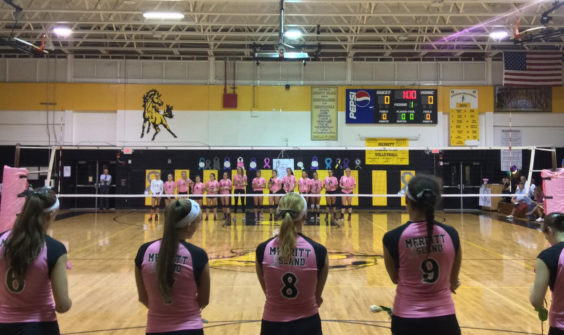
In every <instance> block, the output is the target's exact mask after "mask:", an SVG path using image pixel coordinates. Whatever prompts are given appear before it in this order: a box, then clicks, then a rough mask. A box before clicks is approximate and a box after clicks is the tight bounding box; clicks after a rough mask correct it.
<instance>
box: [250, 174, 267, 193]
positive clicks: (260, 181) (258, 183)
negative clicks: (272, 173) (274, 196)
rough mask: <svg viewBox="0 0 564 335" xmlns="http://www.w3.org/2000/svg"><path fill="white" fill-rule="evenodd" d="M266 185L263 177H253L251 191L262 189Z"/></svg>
mask: <svg viewBox="0 0 564 335" xmlns="http://www.w3.org/2000/svg"><path fill="white" fill-rule="evenodd" d="M265 187H266V180H264V178H263V177H260V178H256V177H255V178H253V191H257V192H258V191H262V190H264V188H265Z"/></svg>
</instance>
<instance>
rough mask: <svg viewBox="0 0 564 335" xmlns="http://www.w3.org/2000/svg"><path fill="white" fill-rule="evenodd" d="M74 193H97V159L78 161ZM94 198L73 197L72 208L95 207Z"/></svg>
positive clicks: (95, 201) (95, 200) (96, 202)
mask: <svg viewBox="0 0 564 335" xmlns="http://www.w3.org/2000/svg"><path fill="white" fill-rule="evenodd" d="M75 171H76V173H75V187H76V188H75V193H76V194H97V193H98V188H97V187H96V186H97V184H96V183H97V182H98V175H99V171H98V161H78V162H77V163H76V169H75ZM97 204H98V201H97V199H96V198H75V199H74V204H73V207H74V208H93V209H94V208H97Z"/></svg>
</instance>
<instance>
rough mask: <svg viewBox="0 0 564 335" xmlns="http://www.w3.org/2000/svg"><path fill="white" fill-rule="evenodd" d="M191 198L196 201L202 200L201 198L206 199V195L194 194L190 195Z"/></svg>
mask: <svg viewBox="0 0 564 335" xmlns="http://www.w3.org/2000/svg"><path fill="white" fill-rule="evenodd" d="M190 199H192V200H194V201H200V200H202V199H204V197H203V196H201V195H193V196H191V197H190Z"/></svg>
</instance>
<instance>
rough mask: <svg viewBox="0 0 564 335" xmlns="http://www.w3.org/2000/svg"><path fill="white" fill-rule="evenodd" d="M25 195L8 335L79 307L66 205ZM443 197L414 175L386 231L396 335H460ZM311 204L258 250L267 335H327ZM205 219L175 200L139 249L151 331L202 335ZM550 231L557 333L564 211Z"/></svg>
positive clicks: (51, 323)
mask: <svg viewBox="0 0 564 335" xmlns="http://www.w3.org/2000/svg"><path fill="white" fill-rule="evenodd" d="M259 178H260V177H259ZM23 195H25V196H26V198H27V199H26V202H25V205H24V208H23V210H22V213H21V214H20V216H19V217H18V219H17V220H16V222H15V224H14V226H13V228H12V229H11V230H9V231H6V232H3V233H0V276H1V277H0V278H2V283H1V285H0V334H34V335H36V334H39V335H42V334H46V335H52V334H59V327H58V323H57V317H56V312H59V313H64V312H66V311H68V310H69V309H70V308H71V304H72V303H71V299H70V297H69V294H68V284H67V274H66V263H67V256H66V249H65V247H64V245H63V244H62V243H60V242H58V241H56V240H54V239H52V238H51V237H49V236H48V235H46V231H47V229H48V227H49V225H50V224H51V221H52V220H53V218H54V215H55V213H56V212H57V210H58V208H59V200H58V199H57V196H56V195H55V193H54V192H53V191H52V190H51V189H49V188H45V187H44V188H40V189H37V190H34V191H26V192H25V193H24V194H23ZM440 199H441V187H440V183H439V182H438V181H437V180H436V179H435V178H434V177H430V176H424V175H418V176H416V177H414V178H413V179H411V180H410V182H409V184H408V187H407V191H406V207H407V211H408V213H409V217H410V220H409V221H408V222H407V223H405V224H404V225H402V226H400V227H398V228H396V229H394V230H392V231H389V232H388V233H386V234H385V235H384V238H383V245H384V260H385V266H386V270H387V272H388V274H389V276H390V279H391V280H392V282H394V283H395V284H397V290H396V295H395V299H394V306H393V313H392V322H391V331H392V334H395V335H407V334H418V335H427V334H429V335H430V334H433V335H436V334H441V335H442V334H444V335H458V334H460V326H459V325H458V321H457V318H456V313H455V307H454V302H453V300H452V293H455V292H456V290H457V288H458V287H459V286H460V282H459V280H458V279H459V272H460V269H461V263H462V251H461V248H460V240H459V237H458V232H457V231H456V229H454V228H453V227H451V226H448V225H446V224H442V223H439V222H437V221H435V208H436V206H437V204H438V203H439V202H440ZM307 209H308V206H307V201H306V198H305V196H304V195H303V194H298V193H294V192H289V193H287V194H285V195H283V196H282V197H281V198H280V200H279V202H278V206H277V214H278V215H279V217H280V218H281V220H282V223H281V226H280V232H279V234H278V235H276V236H274V237H273V238H270V239H268V240H267V241H264V242H263V243H261V244H259V245H258V247H257V248H256V273H257V276H258V281H259V283H260V286H261V287H262V290H263V292H264V294H265V304H264V311H263V316H262V324H261V334H264V335H266V334H269V335H270V334H275V335H277V334H288V335H290V334H291V335H319V334H322V322H321V320H322V319H321V317H320V315H319V308H320V307H321V306H322V304H323V303H324V300H323V290H324V287H325V283H326V280H327V277H328V272H329V258H328V252H327V249H326V248H325V247H324V246H323V245H321V244H319V243H317V242H315V241H313V240H311V239H310V238H308V237H307V236H305V235H303V234H302V227H303V225H304V224H305V223H306V212H307ZM201 221H202V209H201V207H200V204H199V203H198V199H185V198H180V199H174V200H172V199H171V200H170V201H169V203H168V205H167V207H166V213H165V220H164V229H163V236H162V238H161V239H159V240H156V241H152V242H149V243H145V244H143V245H142V246H141V247H140V248H139V250H138V253H137V256H136V257H135V261H134V262H135V279H136V283H137V291H138V299H139V301H140V302H141V303H142V304H143V305H145V306H146V307H147V308H148V314H147V326H146V332H147V334H169V335H195V334H198V335H201V334H203V333H204V328H203V322H202V317H201V311H202V309H204V308H205V307H206V306H207V305H208V304H209V303H210V301H209V298H210V291H211V287H210V269H209V263H208V257H207V254H206V252H205V251H204V250H203V249H201V248H199V247H197V246H195V245H193V244H191V243H188V242H186V240H187V239H190V238H191V237H192V236H193V235H194V233H195V232H196V230H197V229H198V226H199V223H200V222H201ZM542 231H543V233H544V235H545V237H546V239H547V240H548V241H549V242H550V244H552V247H550V248H548V249H546V250H545V251H543V252H541V253H540V255H539V256H538V260H537V266H536V278H535V282H534V284H533V287H532V289H531V297H530V300H531V303H532V304H533V306H535V307H537V308H542V307H543V306H544V303H543V300H544V296H545V294H546V290H547V288H548V287H550V289H551V290H552V291H553V301H552V304H551V308H550V314H549V315H550V326H551V329H550V332H549V334H551V335H552V334H562V333H564V294H562V290H563V288H564V274H562V267H563V266H564V257H563V256H562V250H563V249H564V214H562V213H551V214H549V215H547V216H546V219H545V221H544V223H543V226H542ZM257 286H258V285H257ZM257 289H258V287H257ZM350 298H351V299H354V297H353V296H351V297H350ZM213 303H221V301H215V302H213ZM327 303H329V304H330V303H331V302H330V301H328V302H327Z"/></svg>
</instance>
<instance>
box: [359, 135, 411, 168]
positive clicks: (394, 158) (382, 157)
mask: <svg viewBox="0 0 564 335" xmlns="http://www.w3.org/2000/svg"><path fill="white" fill-rule="evenodd" d="M366 146H367V147H408V146H409V140H408V139H407V138H368V139H366ZM366 165H409V150H393V151H392V150H390V151H386V150H366Z"/></svg>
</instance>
